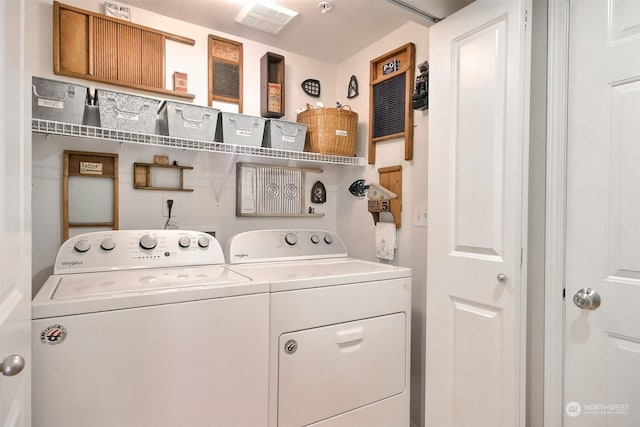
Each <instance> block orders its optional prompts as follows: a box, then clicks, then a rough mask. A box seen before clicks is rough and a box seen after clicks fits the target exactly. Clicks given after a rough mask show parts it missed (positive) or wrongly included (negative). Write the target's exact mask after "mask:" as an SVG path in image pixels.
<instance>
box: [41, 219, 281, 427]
mask: <svg viewBox="0 0 640 427" xmlns="http://www.w3.org/2000/svg"><path fill="white" fill-rule="evenodd" d="M267 291H268V286H267V284H265V283H262V284H261V283H258V282H256V281H252V280H250V279H248V278H247V277H245V276H242V275H241V274H238V273H236V272H233V271H231V270H229V269H228V268H227V267H226V266H225V265H224V256H223V253H222V248H221V247H220V245H219V243H218V242H217V240H215V239H214V238H213V237H211V236H209V235H208V234H205V233H200V232H195V231H184V230H143V231H124V230H123V231H107V232H94V233H86V234H82V235H79V236H76V237H73V238H71V239H69V240H68V241H66V242H65V243H64V244H63V245H62V246H61V248H60V250H59V252H58V255H57V257H56V261H55V265H54V274H53V275H52V276H50V277H49V279H48V280H47V282H46V283H45V284H44V286H43V287H42V289H41V290H40V291H39V292H38V294H37V295H36V296H35V298H34V300H33V310H32V318H33V320H32V324H33V339H32V347H33V371H32V372H33V387H32V390H33V405H32V406H33V425H34V426H35V427H88V426H91V427H114V426H136V427H147V426H148V427H160V426H166V427H176V426H185V427H186V426H189V427H211V426H220V427H232V426H237V427H256V426H265V425H266V422H267V421H266V420H267V405H268V402H267V385H268V383H267V381H268V364H267V360H268V332H269V331H268V322H269V317H268V312H269V308H268V305H269V297H268V293H267Z"/></svg>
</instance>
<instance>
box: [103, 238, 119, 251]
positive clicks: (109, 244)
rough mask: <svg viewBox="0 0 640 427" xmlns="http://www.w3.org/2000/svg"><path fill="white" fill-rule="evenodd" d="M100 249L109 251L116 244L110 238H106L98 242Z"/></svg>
mask: <svg viewBox="0 0 640 427" xmlns="http://www.w3.org/2000/svg"><path fill="white" fill-rule="evenodd" d="M100 247H101V248H102V249H104V250H105V251H110V250H112V249H113V248H115V247H116V242H115V240H113V239H112V238H111V237H106V238H105V239H103V240H102V242H100Z"/></svg>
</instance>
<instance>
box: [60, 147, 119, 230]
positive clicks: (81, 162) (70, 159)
mask: <svg viewBox="0 0 640 427" xmlns="http://www.w3.org/2000/svg"><path fill="white" fill-rule="evenodd" d="M72 176H81V177H86V178H89V179H96V178H111V179H112V180H113V194H112V197H113V203H112V205H113V211H112V212H111V215H112V216H111V218H112V221H106V222H105V221H82V222H70V221H69V216H70V212H69V199H70V195H69V177H72ZM118 194H119V193H118V155H117V154H113V153H93V152H88V151H68V150H65V151H64V156H63V168H62V239H63V240H67V239H68V238H69V229H70V228H75V227H85V228H86V227H111V228H112V229H114V230H117V229H118V211H119V209H118V197H119V196H118ZM96 196H97V195H96V194H93V195H92V197H96ZM91 202H92V200H90V199H88V200H87V203H91Z"/></svg>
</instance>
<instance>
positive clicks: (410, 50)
mask: <svg viewBox="0 0 640 427" xmlns="http://www.w3.org/2000/svg"><path fill="white" fill-rule="evenodd" d="M415 50H416V47H415V45H414V44H413V43H407V44H405V45H403V46H401V47H399V48H397V49H395V50H393V51H391V52H388V53H386V54H384V55H382V56H379V57H377V58H376V59H373V60H372V61H371V62H370V81H369V99H370V101H369V155H368V162H369V164H370V165H372V164H374V163H375V162H376V147H375V144H376V143H377V142H381V141H386V140H390V139H397V138H404V141H405V146H404V147H405V148H404V159H405V160H411V159H413V110H412V108H411V99H412V98H411V97H412V94H413V83H414V82H413V80H414V74H415V73H414V68H415ZM392 79H395V80H393V81H397V79H400V81H401V82H402V80H403V83H404V93H403V94H400V96H404V102H403V103H402V106H401V107H402V108H401V109H399V111H397V112H394V113H391V114H397V115H398V117H393V118H395V119H397V120H401V121H402V122H403V123H404V130H402V131H400V132H394V133H386V132H383V133H382V134H381V135H376V110H375V108H376V103H377V97H376V92H377V89H379V88H381V87H383V85H385V84H390V83H391V82H392ZM378 85H380V86H378ZM385 113H386V110H385ZM386 117H388V115H386Z"/></svg>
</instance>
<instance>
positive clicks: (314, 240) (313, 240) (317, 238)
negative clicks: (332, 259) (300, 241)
mask: <svg viewBox="0 0 640 427" xmlns="http://www.w3.org/2000/svg"><path fill="white" fill-rule="evenodd" d="M311 243H313V244H314V245H317V244H318V243H320V236H318V235H317V234H312V235H311Z"/></svg>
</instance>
